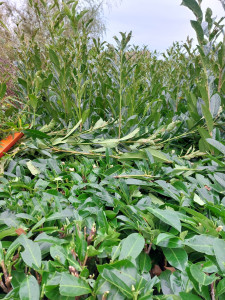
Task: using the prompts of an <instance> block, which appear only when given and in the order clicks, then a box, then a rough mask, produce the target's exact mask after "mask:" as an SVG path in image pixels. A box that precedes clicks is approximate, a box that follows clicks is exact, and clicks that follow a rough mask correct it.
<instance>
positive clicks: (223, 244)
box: [213, 239, 225, 275]
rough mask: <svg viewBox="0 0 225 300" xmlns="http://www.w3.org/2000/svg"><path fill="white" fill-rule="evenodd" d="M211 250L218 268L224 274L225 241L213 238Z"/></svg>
mask: <svg viewBox="0 0 225 300" xmlns="http://www.w3.org/2000/svg"><path fill="white" fill-rule="evenodd" d="M213 250H214V253H215V256H216V260H217V263H218V266H219V268H220V270H221V271H222V272H223V274H224V275H225V241H224V240H220V239H215V240H214V242H213Z"/></svg>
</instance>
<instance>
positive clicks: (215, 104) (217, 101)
mask: <svg viewBox="0 0 225 300" xmlns="http://www.w3.org/2000/svg"><path fill="white" fill-rule="evenodd" d="M220 105H221V98H220V96H219V95H218V94H215V95H213V96H212V98H211V100H210V111H211V114H212V117H213V118H215V117H216V116H217V114H218V111H219V109H220Z"/></svg>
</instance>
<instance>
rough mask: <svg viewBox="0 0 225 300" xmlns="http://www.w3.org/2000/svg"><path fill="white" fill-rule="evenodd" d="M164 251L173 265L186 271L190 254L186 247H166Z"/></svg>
mask: <svg viewBox="0 0 225 300" xmlns="http://www.w3.org/2000/svg"><path fill="white" fill-rule="evenodd" d="M163 253H164V255H165V257H166V259H167V260H168V262H169V263H170V265H171V266H173V267H174V268H176V269H178V270H180V271H182V272H184V270H185V268H186V266H187V261H188V256H187V253H186V251H185V250H184V249H182V248H177V249H171V248H164V249H163Z"/></svg>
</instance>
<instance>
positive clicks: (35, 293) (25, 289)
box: [19, 275, 40, 300]
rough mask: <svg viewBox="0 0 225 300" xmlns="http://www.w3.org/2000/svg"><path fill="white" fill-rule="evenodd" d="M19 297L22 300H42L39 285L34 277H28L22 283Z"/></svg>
mask: <svg viewBox="0 0 225 300" xmlns="http://www.w3.org/2000/svg"><path fill="white" fill-rule="evenodd" d="M19 295H20V299H21V300H39V299H40V288H39V284H38V282H37V280H36V278H35V277H34V276H32V275H29V276H26V278H25V279H24V280H23V281H22V282H21V285H20V289H19Z"/></svg>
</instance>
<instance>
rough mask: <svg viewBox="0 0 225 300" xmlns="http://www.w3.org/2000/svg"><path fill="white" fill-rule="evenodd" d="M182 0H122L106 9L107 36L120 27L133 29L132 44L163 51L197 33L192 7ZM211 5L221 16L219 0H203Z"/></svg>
mask: <svg viewBox="0 0 225 300" xmlns="http://www.w3.org/2000/svg"><path fill="white" fill-rule="evenodd" d="M181 2H182V1H181V0H122V3H121V4H117V5H116V6H113V7H112V8H111V9H110V10H108V9H105V18H106V22H107V33H106V36H105V37H104V38H105V39H106V40H107V41H108V42H113V36H114V35H118V33H119V32H120V31H122V32H125V31H126V32H129V31H130V30H132V32H133V38H132V42H133V44H137V45H140V46H142V45H148V47H149V49H151V50H155V49H156V50H158V51H163V50H165V49H166V48H168V47H169V46H171V45H172V43H173V41H185V40H186V37H187V36H188V35H189V36H190V37H195V33H194V31H193V29H192V27H191V24H190V20H191V19H195V17H193V14H192V12H191V11H189V10H188V8H186V7H184V6H180V4H181ZM207 7H210V8H211V9H212V10H213V12H214V16H218V17H222V16H224V15H225V11H224V10H223V7H222V5H221V3H220V1H219V0H203V8H204V9H206V8H207Z"/></svg>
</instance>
